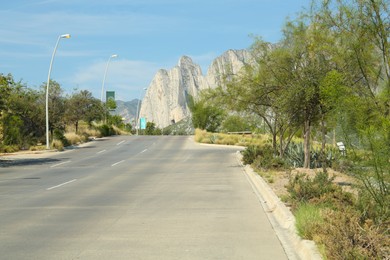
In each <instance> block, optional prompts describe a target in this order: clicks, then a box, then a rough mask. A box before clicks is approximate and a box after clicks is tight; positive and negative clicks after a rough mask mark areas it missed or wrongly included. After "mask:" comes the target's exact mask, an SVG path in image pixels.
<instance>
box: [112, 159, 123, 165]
mask: <svg viewBox="0 0 390 260" xmlns="http://www.w3.org/2000/svg"><path fill="white" fill-rule="evenodd" d="M124 161H125V160H122V161H120V162H116V163H114V164H112V165H111V166H115V165H118V164H120V163H123V162H124Z"/></svg>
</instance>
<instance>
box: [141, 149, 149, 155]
mask: <svg viewBox="0 0 390 260" xmlns="http://www.w3.org/2000/svg"><path fill="white" fill-rule="evenodd" d="M147 150H148V149H145V150H143V151H142V152H140V154H141V153H144V152H146V151H147Z"/></svg>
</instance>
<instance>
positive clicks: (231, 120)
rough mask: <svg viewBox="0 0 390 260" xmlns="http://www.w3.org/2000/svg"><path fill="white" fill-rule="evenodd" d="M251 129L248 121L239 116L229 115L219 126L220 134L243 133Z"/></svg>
mask: <svg viewBox="0 0 390 260" xmlns="http://www.w3.org/2000/svg"><path fill="white" fill-rule="evenodd" d="M251 128H252V127H251V125H250V124H249V123H248V119H247V118H245V117H242V116H240V115H230V116H228V117H226V118H225V120H224V121H223V122H222V124H221V132H243V131H250V130H251Z"/></svg>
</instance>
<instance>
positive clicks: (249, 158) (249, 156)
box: [241, 145, 262, 164]
mask: <svg viewBox="0 0 390 260" xmlns="http://www.w3.org/2000/svg"><path fill="white" fill-rule="evenodd" d="M241 154H242V155H243V157H242V160H243V162H244V164H252V163H253V162H254V161H255V160H256V158H257V157H258V156H259V155H261V154H262V149H261V147H260V146H258V145H249V146H248V147H247V148H246V149H245V150H243V151H241Z"/></svg>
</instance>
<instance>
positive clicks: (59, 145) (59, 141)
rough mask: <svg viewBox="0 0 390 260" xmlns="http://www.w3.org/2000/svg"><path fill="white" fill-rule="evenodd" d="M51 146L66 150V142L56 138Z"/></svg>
mask: <svg viewBox="0 0 390 260" xmlns="http://www.w3.org/2000/svg"><path fill="white" fill-rule="evenodd" d="M51 147H52V148H53V149H57V150H58V151H63V150H64V144H63V143H62V141H61V140H58V139H54V140H53V142H52V143H51Z"/></svg>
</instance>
